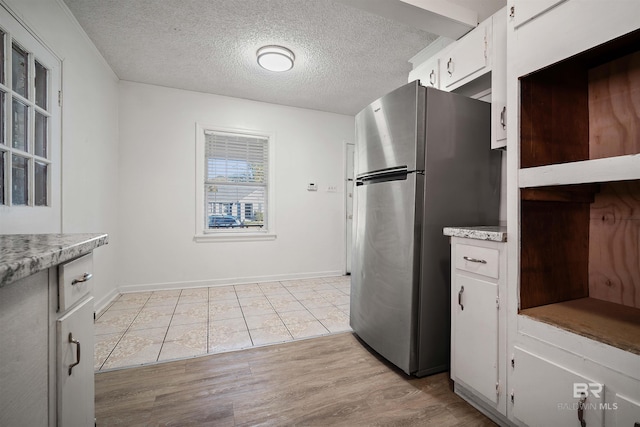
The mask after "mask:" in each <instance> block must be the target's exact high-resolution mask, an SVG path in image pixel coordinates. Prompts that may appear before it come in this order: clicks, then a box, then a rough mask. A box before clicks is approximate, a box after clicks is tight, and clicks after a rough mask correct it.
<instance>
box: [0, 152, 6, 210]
mask: <svg viewBox="0 0 640 427" xmlns="http://www.w3.org/2000/svg"><path fill="white" fill-rule="evenodd" d="M4 157H5V152H4V151H0V205H4V204H5V202H4V165H5V163H4Z"/></svg>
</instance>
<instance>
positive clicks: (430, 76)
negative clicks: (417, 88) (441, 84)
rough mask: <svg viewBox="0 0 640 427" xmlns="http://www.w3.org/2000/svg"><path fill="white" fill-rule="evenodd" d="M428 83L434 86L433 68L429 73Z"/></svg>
mask: <svg viewBox="0 0 640 427" xmlns="http://www.w3.org/2000/svg"><path fill="white" fill-rule="evenodd" d="M429 83H431V86H435V85H436V71H435V70H431V72H430V73H429Z"/></svg>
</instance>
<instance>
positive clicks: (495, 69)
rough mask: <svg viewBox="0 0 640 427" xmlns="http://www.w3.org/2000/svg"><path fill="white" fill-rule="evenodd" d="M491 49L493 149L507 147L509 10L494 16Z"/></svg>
mask: <svg viewBox="0 0 640 427" xmlns="http://www.w3.org/2000/svg"><path fill="white" fill-rule="evenodd" d="M491 19H492V20H493V24H492V40H493V42H492V49H491V148H504V147H506V146H507V122H508V117H507V8H506V7H505V8H503V9H501V10H499V11H498V12H496V13H495V15H493V17H492V18H491Z"/></svg>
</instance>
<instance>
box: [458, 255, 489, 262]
mask: <svg viewBox="0 0 640 427" xmlns="http://www.w3.org/2000/svg"><path fill="white" fill-rule="evenodd" d="M462 258H464V259H465V261H469V262H477V263H479V264H486V263H487V261H485V260H483V259H477V258H469V257H468V256H463V257H462Z"/></svg>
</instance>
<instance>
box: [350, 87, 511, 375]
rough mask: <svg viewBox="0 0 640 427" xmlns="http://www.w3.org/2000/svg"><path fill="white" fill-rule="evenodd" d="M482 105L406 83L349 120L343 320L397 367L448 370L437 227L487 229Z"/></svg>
mask: <svg viewBox="0 0 640 427" xmlns="http://www.w3.org/2000/svg"><path fill="white" fill-rule="evenodd" d="M490 116H491V112H490V104H488V103H486V102H482V101H478V100H474V99H470V98H466V97H464V96H461V95H457V94H453V93H448V92H442V91H439V90H437V89H433V88H425V87H423V86H420V84H419V82H417V81H416V82H412V83H409V84H407V85H405V86H402V87H400V88H398V89H396V90H395V91H393V92H391V93H389V94H388V95H386V96H384V97H382V98H380V99H378V100H377V101H375V102H373V103H372V104H371V105H370V106H368V107H367V108H365V109H364V110H362V111H361V112H360V113H358V115H357V116H356V169H355V172H356V187H355V188H356V190H355V203H356V215H355V220H354V245H353V253H352V269H351V314H350V316H351V318H350V323H351V327H352V329H353V331H354V332H355V333H356V335H357V336H358V337H359V338H360V339H361V340H362V341H364V342H365V343H366V344H367V345H368V346H370V347H371V348H372V349H373V350H375V351H376V352H377V353H379V354H380V355H381V356H383V357H384V358H386V359H387V360H388V361H390V362H391V363H393V364H394V365H396V366H397V367H399V368H400V369H402V370H403V371H404V372H405V373H407V374H411V375H416V376H424V375H430V374H434V373H437V372H441V371H445V370H447V369H448V367H449V347H450V344H449V343H450V318H449V312H450V304H449V298H450V297H449V295H450V292H449V290H450V271H451V270H450V246H449V238H448V237H446V236H443V234H442V229H443V227H445V226H470V225H497V224H498V221H499V204H500V156H501V153H500V152H497V151H492V150H491V149H490V145H491V144H490V137H491V135H490V134H491V131H490V123H491V118H490Z"/></svg>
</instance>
